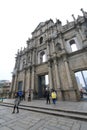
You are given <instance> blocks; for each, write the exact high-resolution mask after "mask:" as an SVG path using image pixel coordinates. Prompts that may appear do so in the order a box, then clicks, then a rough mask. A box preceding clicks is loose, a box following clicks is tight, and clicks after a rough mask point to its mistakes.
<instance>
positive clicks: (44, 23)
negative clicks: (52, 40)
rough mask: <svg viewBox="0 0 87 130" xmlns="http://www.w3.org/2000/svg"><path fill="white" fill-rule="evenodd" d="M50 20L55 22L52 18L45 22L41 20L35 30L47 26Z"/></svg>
mask: <svg viewBox="0 0 87 130" xmlns="http://www.w3.org/2000/svg"><path fill="white" fill-rule="evenodd" d="M49 22H52V24H53V23H54V22H53V20H52V19H50V20H47V21H45V22H40V23H39V24H38V26H37V27H36V29H35V30H34V31H33V32H35V31H37V30H39V29H40V28H42V27H43V26H45V25H46V24H48V23H49Z"/></svg>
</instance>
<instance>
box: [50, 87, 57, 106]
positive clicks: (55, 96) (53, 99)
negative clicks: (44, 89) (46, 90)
mask: <svg viewBox="0 0 87 130" xmlns="http://www.w3.org/2000/svg"><path fill="white" fill-rule="evenodd" d="M51 97H52V101H53V104H56V98H57V95H56V92H55V90H54V89H53V90H52V93H51Z"/></svg>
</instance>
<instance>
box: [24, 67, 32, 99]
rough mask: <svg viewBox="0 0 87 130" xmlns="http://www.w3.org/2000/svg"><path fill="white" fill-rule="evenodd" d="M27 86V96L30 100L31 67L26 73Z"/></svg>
mask: <svg viewBox="0 0 87 130" xmlns="http://www.w3.org/2000/svg"><path fill="white" fill-rule="evenodd" d="M26 78H27V80H26V87H25V98H26V99H27V100H28V98H29V90H30V89H31V67H29V69H28V70H27V74H26Z"/></svg>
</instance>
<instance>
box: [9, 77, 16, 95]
mask: <svg viewBox="0 0 87 130" xmlns="http://www.w3.org/2000/svg"><path fill="white" fill-rule="evenodd" d="M14 82H15V75H13V76H12V83H11V88H10V98H11V97H13V91H14Z"/></svg>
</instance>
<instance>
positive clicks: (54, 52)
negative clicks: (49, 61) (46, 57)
mask: <svg viewBox="0 0 87 130" xmlns="http://www.w3.org/2000/svg"><path fill="white" fill-rule="evenodd" d="M52 47H53V55H54V57H55V56H56V51H55V43H54V40H53V39H52Z"/></svg>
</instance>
